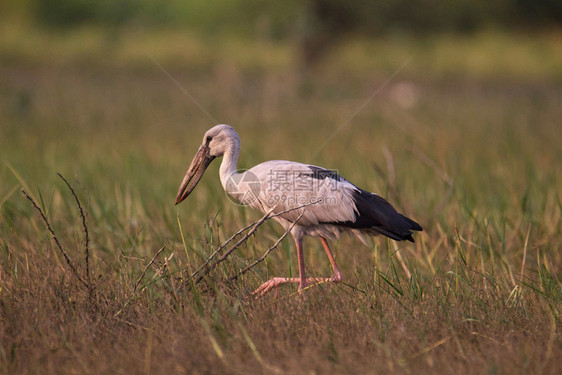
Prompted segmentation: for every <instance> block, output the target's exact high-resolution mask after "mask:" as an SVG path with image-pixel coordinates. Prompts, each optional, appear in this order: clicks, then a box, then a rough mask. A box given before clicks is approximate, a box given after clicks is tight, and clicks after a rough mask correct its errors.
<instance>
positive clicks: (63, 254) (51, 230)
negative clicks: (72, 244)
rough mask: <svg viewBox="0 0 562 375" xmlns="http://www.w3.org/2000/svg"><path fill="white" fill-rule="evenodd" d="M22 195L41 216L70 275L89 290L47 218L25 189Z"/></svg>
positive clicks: (22, 190)
mask: <svg viewBox="0 0 562 375" xmlns="http://www.w3.org/2000/svg"><path fill="white" fill-rule="evenodd" d="M21 192H22V194H23V195H24V196H25V197H26V198H27V199H29V201H30V202H31V204H33V207H35V209H36V210H37V211H38V212H39V215H41V219H42V220H43V222H44V223H45V225H46V226H47V229H48V230H49V232H50V233H51V237H52V238H53V240H54V241H55V243H56V244H57V247H58V248H59V250H60V252H61V253H62V256H63V257H64V259H65V260H66V263H67V264H68V267H69V268H70V270H71V271H72V273H74V276H76V278H77V279H78V281H80V282H81V283H82V284H84V286H85V287H86V288H88V289H90V285H89V284H88V283H87V282H86V281H84V279H83V278H82V277H81V276H80V274H79V273H78V270H77V269H76V267H74V264H72V262H71V261H70V258H69V257H68V255H67V254H66V251H64V249H63V247H62V245H61V244H60V242H59V239H58V238H57V235H56V234H55V232H54V231H53V228H51V225H50V224H49V221H48V220H47V218H46V217H45V214H44V213H43V210H41V208H39V206H38V205H37V203H35V201H34V200H33V198H31V197H30V196H29V195H28V194H27V193H26V192H25V189H23V188H22V189H21Z"/></svg>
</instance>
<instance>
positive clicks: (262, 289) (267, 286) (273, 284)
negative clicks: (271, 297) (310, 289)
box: [252, 277, 300, 299]
mask: <svg viewBox="0 0 562 375" xmlns="http://www.w3.org/2000/svg"><path fill="white" fill-rule="evenodd" d="M297 282H300V279H297V278H289V277H274V278H273V279H270V280H268V281H266V282H265V283H263V284H261V285H260V286H259V288H257V289H256V290H254V291H253V292H252V296H255V299H258V298H260V297H261V296H263V295H265V294H266V293H267V292H269V291H270V290H271V289H273V288H275V297H276V298H277V288H278V287H279V285H282V284H285V283H297Z"/></svg>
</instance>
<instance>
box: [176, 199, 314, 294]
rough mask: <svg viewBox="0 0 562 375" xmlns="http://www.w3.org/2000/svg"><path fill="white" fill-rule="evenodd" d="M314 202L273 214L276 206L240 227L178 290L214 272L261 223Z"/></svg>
mask: <svg viewBox="0 0 562 375" xmlns="http://www.w3.org/2000/svg"><path fill="white" fill-rule="evenodd" d="M312 204H316V202H313V203H307V204H303V205H301V206H298V207H293V208H290V209H287V210H284V211H281V212H278V213H275V214H273V215H272V214H271V213H272V212H273V210H274V209H275V207H274V208H273V209H271V210H270V211H269V212H267V213H266V214H265V215H263V216H262V218H261V219H259V220H258V221H255V222H253V223H252V224H250V225H247V226H246V227H244V228H242V229H240V230H239V231H238V232H236V233H235V234H234V235H233V236H231V237H230V238H229V239H228V240H227V241H226V242H225V243H224V244H222V245H221V246H220V247H219V248H218V249H217V250H215V251H214V252H213V254H212V255H211V256H210V257H209V259H207V260H206V261H205V263H203V265H202V266H201V267H199V269H198V270H197V271H195V272H193V273H192V274H191V276H189V277H188V278H187V279H186V280H185V281H184V282H183V283H182V284H181V285H180V286H179V287H178V290H179V289H180V288H182V287H185V286H186V285H187V284H188V283H189V282H190V281H191V280H193V279H194V278H195V277H196V276H198V277H197V279H196V280H195V282H196V283H197V284H198V283H200V282H201V281H202V280H203V278H204V277H205V276H206V275H208V274H209V273H210V272H212V271H213V270H214V269H215V268H216V267H217V266H218V265H219V264H220V263H222V262H223V261H224V260H225V259H226V258H227V257H228V256H229V255H230V254H231V253H232V252H233V251H234V250H236V249H237V248H239V247H240V246H241V245H242V244H243V243H244V242H246V240H247V239H248V238H249V237H250V236H251V235H252V234H254V232H255V231H256V230H257V229H258V227H259V226H260V225H262V224H263V223H264V222H266V221H267V220H268V219H271V218H274V217H277V216H280V215H283V214H286V213H288V212H291V211H295V210H298V209H301V208H305V207H308V206H310V205H312ZM299 219H300V216H299ZM249 228H251V229H250V231H249V232H248V233H246V234H245V235H244V236H243V237H242V238H241V239H240V240H239V241H238V242H236V244H234V245H233V246H232V247H231V248H230V249H228V250H227V251H226V253H224V254H223V255H222V256H221V257H220V258H219V259H218V260H217V261H216V262H214V263H213V264H211V265H210V266H209V263H211V260H212V259H213V258H214V257H215V256H216V255H218V254H219V253H220V252H221V251H222V250H224V248H225V247H226V245H227V244H228V243H230V242H231V241H233V240H234V238H236V236H238V235H240V234H241V233H243V232H244V231H245V230H247V229H249ZM203 270H205V272H203V274H201V273H202V271H203Z"/></svg>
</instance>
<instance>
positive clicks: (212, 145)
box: [176, 125, 240, 204]
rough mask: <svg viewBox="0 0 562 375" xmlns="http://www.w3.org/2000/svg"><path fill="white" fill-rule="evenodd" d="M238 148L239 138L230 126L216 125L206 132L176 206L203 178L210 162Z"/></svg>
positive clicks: (179, 191)
mask: <svg viewBox="0 0 562 375" xmlns="http://www.w3.org/2000/svg"><path fill="white" fill-rule="evenodd" d="M235 148H238V149H239V148H240V138H239V137H238V134H237V133H236V131H235V130H234V129H233V128H232V127H231V126H230V125H216V126H214V127H212V128H211V129H209V130H207V132H206V133H205V136H203V143H202V144H201V146H199V150H198V151H197V153H196V154H195V156H194V157H193V160H192V161H191V164H190V165H189V168H188V169H187V172H186V174H185V177H184V178H183V181H182V183H181V185H180V188H179V190H178V194H177V196H176V204H178V203H180V202H181V201H183V200H184V199H185V198H187V196H188V195H189V194H191V192H192V191H193V189H195V186H197V184H198V183H199V180H201V177H203V173H205V170H206V169H207V167H208V166H209V164H211V162H212V161H213V160H214V159H215V158H217V157H220V156H223V155H224V154H225V153H227V152H230V151H232V150H233V149H235Z"/></svg>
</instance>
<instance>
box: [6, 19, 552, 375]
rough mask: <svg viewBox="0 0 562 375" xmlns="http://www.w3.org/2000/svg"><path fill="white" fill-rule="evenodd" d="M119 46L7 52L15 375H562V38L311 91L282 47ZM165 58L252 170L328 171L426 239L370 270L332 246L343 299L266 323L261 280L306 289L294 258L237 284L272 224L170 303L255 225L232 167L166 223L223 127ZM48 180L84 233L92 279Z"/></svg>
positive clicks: (78, 237)
mask: <svg viewBox="0 0 562 375" xmlns="http://www.w3.org/2000/svg"><path fill="white" fill-rule="evenodd" d="M24 35H25V36H26V37H24ZM104 35H105V34H103V33H100V32H99V31H96V30H83V31H79V32H77V33H74V34H72V35H61V34H48V33H47V34H43V33H41V32H39V31H35V32H29V33H28V34H26V33H24V32H23V31H21V30H18V29H17V28H11V29H8V28H5V29H4V30H2V33H1V39H2V43H0V45H1V47H0V76H1V77H2V78H1V79H0V150H1V151H0V372H1V373H5V374H14V373H23V374H27V373H45V374H74V373H80V374H82V373H86V374H88V373H92V374H94V373H116V374H129V373H146V374H149V373H150V374H160V373H162V374H164V373H178V374H180V373H186V374H197V373H299V374H300V373H303V374H304V373H306V374H312V373H316V374H325V373H369V374H375V373H387V372H390V373H405V374H410V373H412V374H413V373H415V374H426V373H427V374H433V373H455V372H456V373H479V374H481V373H489V374H513V373H525V374H527V373H537V374H543V373H544V374H555V373H559V372H560V371H561V370H562V363H561V360H560V358H562V339H561V337H560V328H561V318H560V311H561V308H562V288H561V284H560V278H561V276H562V253H561V245H560V244H561V243H562V231H561V228H562V225H561V221H562V220H561V215H562V201H561V198H562V197H561V194H560V191H561V190H560V187H561V186H562V168H561V165H562V127H561V126H560V125H561V121H560V119H562V86H561V82H562V81H561V79H562V75H561V72H562V56H561V55H560V51H562V48H560V47H561V45H562V37H560V35H559V34H556V33H552V34H551V35H537V36H532V37H529V36H527V37H525V36H521V35H520V36H515V37H512V38H510V37H508V36H506V35H502V34H493V33H492V34H482V35H476V36H473V37H464V38H453V37H439V36H436V37H434V39H431V38H425V39H412V38H397V39H392V38H390V39H383V40H356V41H353V42H350V43H345V44H343V45H341V46H339V47H338V49H337V50H335V51H333V52H332V53H331V54H330V55H329V56H328V58H327V60H326V61H325V62H323V63H322V64H321V65H320V66H318V67H317V68H316V69H315V70H314V71H310V72H306V73H304V72H301V71H300V70H299V68H298V64H297V63H295V59H294V57H293V56H294V54H293V52H294V48H293V46H291V45H290V44H283V43H273V42H271V41H267V40H265V41H264V40H262V41H257V42H256V41H237V40H227V39H225V40H205V39H198V38H196V37H193V36H191V35H188V34H185V35H184V34H179V35H178V34H165V33H164V32H162V34H154V35H137V34H126V35H119V37H116V38H112V37H111V35H109V34H107V35H105V36H104ZM151 57H152V58H153V59H154V60H156V61H157V62H158V63H160V64H162V66H164V67H165V68H166V69H168V71H169V72H170V74H171V75H172V76H173V77H174V78H175V79H176V80H177V81H178V82H179V83H181V85H183V86H184V87H185V88H187V90H189V92H190V93H191V94H192V95H193V96H194V97H196V98H197V100H198V102H199V103H200V104H201V105H202V106H203V107H205V108H206V110H208V112H209V113H210V114H211V117H213V118H214V119H216V122H219V123H229V124H231V125H233V126H234V127H235V128H236V129H237V130H238V132H239V133H240V136H241V139H242V154H241V159H240V162H239V168H247V167H251V166H253V165H255V164H257V163H259V162H261V161H264V160H270V159H288V160H296V161H303V162H310V163H313V164H317V165H322V166H325V167H328V168H331V169H337V170H338V171H339V172H340V173H341V174H342V175H343V176H345V177H346V178H348V179H349V180H350V181H352V182H353V183H355V184H357V185H359V186H361V187H363V188H365V189H367V190H371V191H374V192H378V193H380V194H381V195H383V196H385V197H387V198H388V199H389V200H390V201H391V202H393V203H394V204H395V205H396V206H397V207H398V208H399V209H400V210H401V211H402V212H404V213H406V214H407V215H408V216H410V217H412V218H413V219H415V220H416V221H418V222H419V223H420V224H421V225H422V226H423V227H424V232H422V233H419V234H417V235H416V236H415V238H416V243H415V244H410V243H395V242H392V241H387V240H386V239H384V238H374V239H372V240H371V242H370V246H368V247H365V246H364V245H362V244H361V243H360V242H358V241H357V240H356V239H354V238H350V237H344V238H342V239H341V240H339V241H337V243H334V247H335V249H336V258H337V260H338V263H339V265H340V267H341V269H342V273H343V277H344V283H343V284H341V285H337V286H331V285H320V286H317V287H314V288H311V289H310V290H307V291H306V293H305V294H304V295H299V294H298V293H296V287H294V286H287V287H284V288H281V289H280V291H279V294H280V295H279V298H278V299H277V300H276V299H274V298H273V295H268V296H266V297H264V298H262V299H260V300H253V299H251V298H249V295H250V293H251V292H252V290H254V289H255V288H256V287H257V286H258V285H260V283H261V282H263V281H264V280H266V279H268V278H269V277H271V276H283V275H295V274H296V273H298V269H297V265H296V252H295V249H294V246H293V243H292V240H290V239H286V240H285V241H283V242H282V243H281V245H280V246H279V248H278V249H277V250H275V251H273V252H272V253H271V255H270V256H269V257H268V258H267V259H266V261H265V262H264V263H261V264H260V265H258V266H257V267H255V268H254V270H253V271H251V272H249V273H247V274H245V275H244V276H243V277H241V278H239V279H237V280H235V281H229V279H230V278H231V277H232V276H233V275H235V274H236V273H237V272H238V271H239V270H240V269H242V268H244V267H246V266H247V265H248V264H250V263H251V262H252V261H254V260H255V259H257V258H258V257H260V256H261V255H262V254H263V253H264V252H265V251H266V250H267V249H268V248H269V247H270V246H272V245H273V244H274V243H275V241H276V240H277V239H278V238H279V237H280V236H281V235H282V234H283V231H282V229H281V227H279V226H278V225H277V224H275V223H273V222H266V223H265V224H264V225H262V226H261V227H260V228H259V229H258V230H257V234H256V235H255V236H252V237H250V238H249V239H248V241H246V242H245V244H244V245H243V246H241V247H240V248H239V249H238V250H236V251H235V252H234V253H232V255H231V256H230V257H228V258H227V261H225V262H223V263H222V264H221V265H220V266H219V267H218V268H217V269H216V270H214V272H212V273H211V274H210V275H209V277H207V278H205V279H204V280H203V281H202V282H201V283H199V284H197V285H195V284H193V283H191V284H189V285H187V286H186V287H185V288H180V289H179V290H178V287H179V286H180V285H181V284H182V283H184V282H185V281H186V280H187V278H188V277H189V275H190V274H191V273H192V272H193V271H194V270H196V269H197V268H198V267H199V266H200V265H202V264H203V263H204V262H205V260H206V259H207V258H208V257H209V255H210V254H211V253H212V252H213V251H214V250H216V249H217V248H218V247H219V246H220V244H221V243H223V242H224V241H225V240H226V239H227V238H229V237H230V236H231V235H232V234H234V233H235V232H237V231H238V230H239V229H240V228H242V227H244V226H246V225H247V224H249V223H251V222H253V221H255V220H258V219H259V218H260V217H261V214H260V213H258V212H254V211H252V210H250V209H248V208H244V207H239V206H235V205H233V204H231V203H230V202H229V201H228V199H227V198H226V196H225V194H224V192H223V191H222V188H221V186H220V183H219V180H218V165H219V163H218V162H215V163H214V164H213V165H211V167H210V168H209V170H208V172H207V174H206V175H205V176H204V178H203V180H202V182H201V184H200V186H198V188H197V189H196V190H195V191H194V193H193V194H192V196H190V197H189V198H188V199H187V200H186V201H185V202H184V203H182V204H181V205H179V206H177V207H175V206H174V205H173V202H174V198H175V194H176V191H177V188H178V185H179V183H180V181H181V179H182V177H183V174H184V173H185V170H186V168H187V166H188V163H189V162H190V160H191V157H192V156H193V154H194V153H195V151H196V150H197V147H198V145H199V144H200V142H201V139H202V136H203V133H204V132H205V130H207V129H208V128H210V127H211V126H213V125H214V124H215V120H211V119H209V118H208V117H207V116H206V115H205V114H204V113H202V112H201V111H200V110H199V109H198V108H197V107H196V106H195V105H194V103H193V102H191V101H190V100H189V99H188V98H187V97H186V96H185V95H184V93H182V91H181V90H179V89H178V88H177V87H176V86H175V85H174V83H173V82H172V81H171V80H170V79H169V78H168V77H167V76H166V75H165V74H164V73H163V72H162V71H161V70H160V69H159V68H158V67H157V66H156V65H155V64H154V63H153V62H152V61H151V59H150V58H151ZM407 61H408V63H407V65H406V66H405V67H404V69H402V70H401V71H400V72H399V73H398V74H397V75H396V77H394V78H393V79H392V80H391V81H390V83H388V85H386V86H385V88H384V90H382V91H380V93H379V94H378V95H376V96H375V97H374V98H373V100H372V101H370V102H369V103H368V104H367V105H366V106H365V107H364V108H363V109H362V110H361V111H360V112H359V113H358V114H356V115H354V113H356V111H357V110H358V109H359V108H361V106H362V104H363V103H364V102H365V100H366V98H368V97H369V95H370V94H371V93H372V92H373V90H375V89H376V88H377V87H380V86H381V85H383V83H384V82H385V81H387V80H388V78H389V77H391V76H392V74H393V73H394V72H395V71H396V69H398V68H399V67H400V66H402V64H404V63H405V62H407ZM344 124H347V125H346V126H344V127H343V128H342V129H341V131H339V133H337V136H336V137H335V138H334V139H333V140H332V141H331V142H329V143H328V144H327V145H325V146H324V147H321V146H322V145H323V144H324V142H325V141H326V140H327V139H328V138H329V137H330V136H331V135H332V134H333V133H334V131H336V129H338V128H339V127H341V126H342V125H344ZM56 173H61V174H62V175H63V176H64V177H65V178H66V179H67V180H68V181H69V183H70V184H71V185H72V186H73V188H74V189H75V192H76V194H77V196H78V197H79V199H80V201H81V202H82V205H83V208H84V211H85V212H86V216H87V221H86V223H87V228H88V235H89V239H90V242H89V257H88V258H86V255H85V245H86V242H85V237H84V231H83V224H82V220H81V218H80V212H79V210H78V207H77V206H76V203H75V200H74V197H73V196H72V193H71V192H70V191H69V189H68V188H67V187H66V185H65V184H64V182H63V181H62V180H61V179H59V177H57V175H56ZM22 187H23V188H25V190H26V192H27V193H28V194H29V195H30V196H31V197H32V198H33V199H34V200H35V201H36V202H37V204H38V205H39V206H40V207H41V208H42V210H43V211H44V212H45V214H46V216H47V218H48V220H49V222H50V225H51V226H52V228H53V230H54V231H55V233H56V235H57V238H58V240H60V242H61V244H62V246H63V248H64V249H65V251H66V252H67V253H68V256H69V258H70V260H71V262H72V264H73V265H74V266H75V268H76V269H77V272H78V273H79V275H81V278H82V279H83V280H84V281H85V282H86V283H87V284H88V285H89V287H88V288H86V287H84V285H83V284H82V283H81V282H80V281H79V280H78V279H77V277H76V276H75V274H74V273H73V272H72V271H71V270H70V268H69V266H68V265H67V263H66V261H65V259H64V257H63V255H62V253H61V252H60V250H59V249H58V248H57V246H56V244H55V242H54V241H53V239H52V238H51V235H50V234H49V232H48V230H47V229H46V228H45V225H44V223H43V222H42V221H41V219H40V216H39V215H38V213H37V211H36V210H34V208H33V206H32V205H31V203H30V202H29V200H27V199H26V198H25V197H24V196H23V195H22V194H21V192H20V190H21V188H22ZM305 246H306V253H305V255H306V262H307V267H308V269H307V271H308V273H309V274H311V275H315V276H325V275H329V274H330V264H329V262H328V260H327V259H326V258H325V256H324V254H323V251H322V248H321V246H320V243H319V242H318V241H315V240H312V239H308V240H307V242H306V243H305ZM163 247H164V250H162V252H161V253H160V254H159V255H158V256H157V257H156V258H155V259H154V262H153V263H151V259H153V257H154V255H155V254H156V253H157V252H158V251H159V250H160V249H161V248H163ZM86 259H88V267H87V265H86ZM88 275H89V276H88Z"/></svg>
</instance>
